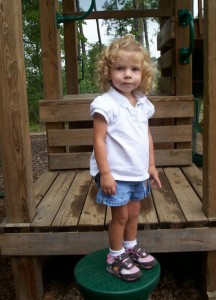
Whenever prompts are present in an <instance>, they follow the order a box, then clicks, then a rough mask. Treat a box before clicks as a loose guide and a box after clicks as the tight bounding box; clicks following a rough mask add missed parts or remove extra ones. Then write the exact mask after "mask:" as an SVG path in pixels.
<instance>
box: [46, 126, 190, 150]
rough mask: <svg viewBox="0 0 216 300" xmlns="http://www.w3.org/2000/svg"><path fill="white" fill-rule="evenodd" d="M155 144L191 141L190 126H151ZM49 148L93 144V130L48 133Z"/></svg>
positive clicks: (68, 130)
mask: <svg viewBox="0 0 216 300" xmlns="http://www.w3.org/2000/svg"><path fill="white" fill-rule="evenodd" d="M151 133H152V135H153V138H154V142H155V143H165V142H186V141H191V135H192V125H182V126H181V125H180V126H151ZM48 144H49V146H51V147H52V146H78V145H92V144H93V129H92V128H88V129H82V128H80V129H65V130H61V129H60V130H49V131H48Z"/></svg>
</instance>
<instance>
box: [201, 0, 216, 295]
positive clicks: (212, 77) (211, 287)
mask: <svg viewBox="0 0 216 300" xmlns="http://www.w3.org/2000/svg"><path fill="white" fill-rule="evenodd" d="M204 10H205V11H204V12H205V14H204V119H203V123H204V133H203V209H204V211H205V213H206V214H207V216H208V217H209V218H211V219H216V201H215V199H216V189H215V178H216V159H215V149H216V135H215V131H216V123H215V116H216V84H215V82H216V52H215V49H216V19H215V14H216V2H215V0H208V1H204ZM206 290H207V295H208V299H212V300H215V299H216V251H212V252H208V253H207V258H206Z"/></svg>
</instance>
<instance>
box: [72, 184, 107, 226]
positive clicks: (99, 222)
mask: <svg viewBox="0 0 216 300" xmlns="http://www.w3.org/2000/svg"><path fill="white" fill-rule="evenodd" d="M96 195H97V186H96V183H95V182H94V181H92V183H91V186H90V189H89V191H88V195H87V197H86V201H85V205H84V207H83V210H82V214H81V217H80V220H79V224H78V227H79V230H81V231H85V230H88V231H89V230H90V231H92V230H93V231H95V230H104V223H105V213H106V206H105V205H103V204H98V203H96Z"/></svg>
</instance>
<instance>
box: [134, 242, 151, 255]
mask: <svg viewBox="0 0 216 300" xmlns="http://www.w3.org/2000/svg"><path fill="white" fill-rule="evenodd" d="M132 252H133V253H134V254H135V255H137V256H138V257H143V258H144V257H147V256H149V254H148V253H147V252H146V251H145V249H144V248H142V247H141V246H140V245H136V246H134V248H133V249H132Z"/></svg>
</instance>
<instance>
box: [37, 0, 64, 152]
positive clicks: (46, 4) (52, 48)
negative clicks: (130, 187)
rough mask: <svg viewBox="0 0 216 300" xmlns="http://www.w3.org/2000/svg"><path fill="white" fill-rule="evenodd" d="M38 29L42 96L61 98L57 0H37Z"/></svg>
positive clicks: (49, 125) (51, 125)
mask: <svg viewBox="0 0 216 300" xmlns="http://www.w3.org/2000/svg"><path fill="white" fill-rule="evenodd" d="M39 9H40V31H41V49H42V69H43V98H44V99H45V100H52V99H62V97H63V88H62V74H61V49H60V35H59V29H58V28H57V24H56V11H58V1H57V0H47V1H44V0H39ZM63 127H64V124H63V123H59V124H53V123H50V124H47V125H46V130H49V129H61V128H63ZM58 151H61V152H62V151H65V149H59V148H56V147H52V148H51V147H48V153H50V152H52V153H53V152H54V153H55V152H58Z"/></svg>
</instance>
